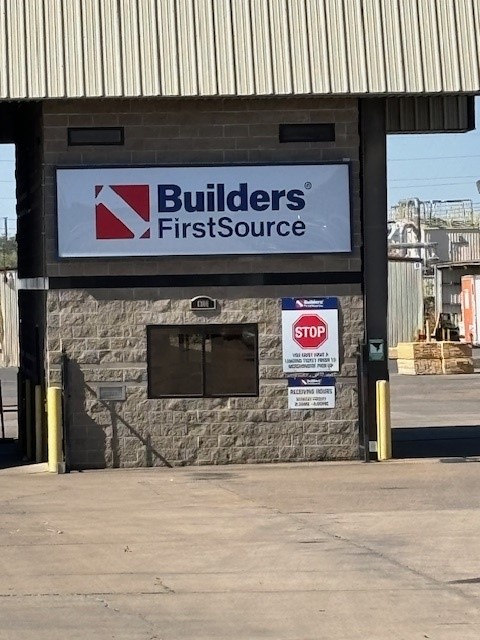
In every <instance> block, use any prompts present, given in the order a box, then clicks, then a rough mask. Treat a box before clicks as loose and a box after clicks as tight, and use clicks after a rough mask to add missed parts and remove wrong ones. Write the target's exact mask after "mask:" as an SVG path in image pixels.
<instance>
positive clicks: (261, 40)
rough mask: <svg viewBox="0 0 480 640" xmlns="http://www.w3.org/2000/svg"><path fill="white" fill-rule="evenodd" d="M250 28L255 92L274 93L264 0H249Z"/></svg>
mask: <svg viewBox="0 0 480 640" xmlns="http://www.w3.org/2000/svg"><path fill="white" fill-rule="evenodd" d="M249 2H250V22H251V28H252V47H253V60H254V73H255V94H256V95H258V96H264V95H271V94H272V93H276V91H275V89H274V84H273V76H272V42H271V34H270V23H269V4H270V3H268V2H265V0H249Z"/></svg>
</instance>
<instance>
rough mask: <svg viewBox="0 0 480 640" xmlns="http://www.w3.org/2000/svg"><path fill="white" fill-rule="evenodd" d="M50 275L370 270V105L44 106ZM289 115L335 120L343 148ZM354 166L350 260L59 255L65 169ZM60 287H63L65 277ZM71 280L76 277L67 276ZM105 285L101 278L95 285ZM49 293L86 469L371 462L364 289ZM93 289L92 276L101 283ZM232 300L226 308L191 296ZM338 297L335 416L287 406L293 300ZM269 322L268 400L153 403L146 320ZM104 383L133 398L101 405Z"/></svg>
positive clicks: (75, 436)
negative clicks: (363, 120) (57, 180)
mask: <svg viewBox="0 0 480 640" xmlns="http://www.w3.org/2000/svg"><path fill="white" fill-rule="evenodd" d="M43 117H44V157H45V184H44V188H45V203H46V204H45V206H46V208H45V222H46V230H47V237H46V244H47V271H48V275H49V276H52V277H56V278H57V279H61V278H62V277H65V278H69V277H71V276H79V275H82V276H84V277H92V278H94V277H95V276H122V275H129V276H131V275H138V276H142V275H152V276H154V275H169V274H187V275H188V274H192V275H193V274H219V273H224V274H234V273H237V274H238V273H253V274H255V273H283V272H289V273H295V272H297V273H304V272H307V273H328V272H354V273H356V274H358V273H359V272H360V270H361V262H360V260H361V259H360V196H359V139H358V109H357V101H356V100H354V99H321V100H320V99H297V98H295V99H292V98H285V99H268V100H250V99H246V100H204V101H200V100H198V101H197V100H184V101H180V100H178V101H177V100H171V101H165V100H142V101H140V100H139V101H135V100H128V101H105V102H96V101H85V102H70V101H68V102H67V101H64V102H49V103H45V106H44V116H43ZM285 122H287V123H288V122H292V123H295V122H335V123H336V136H337V139H336V142H335V143H308V144H292V145H289V144H280V143H279V142H278V125H279V124H281V123H285ZM116 124H118V125H121V126H124V127H125V146H123V147H108V148H105V147H70V148H69V147H68V146H67V143H66V140H67V128H68V127H69V126H94V125H98V126H111V125H116ZM344 159H349V160H350V161H351V163H352V241H353V245H354V247H353V251H352V253H351V254H346V255H343V254H338V255H293V256H284V255H282V256H242V257H206V256H205V257H189V258H174V257H163V258H144V259H137V258H133V259H125V258H121V259H108V260H107V259H105V260H97V259H94V260H93V259H90V260H65V261H59V260H58V259H57V257H56V237H55V228H56V227H55V189H54V167H55V166H92V165H99V166H101V165H107V164H108V165H112V164H118V165H141V164H149V163H151V164H179V165H182V164H195V163H205V164H215V163H236V162H237V163H255V162H271V163H275V162H291V163H296V162H321V161H338V160H344ZM59 282H60V284H58V283H59ZM66 282H67V281H66ZM93 282H94V280H92V283H93ZM56 286H57V287H58V289H56V290H51V291H49V292H48V303H47V324H48V327H47V359H48V365H49V370H48V380H49V382H50V383H54V382H58V381H59V376H60V368H59V358H60V349H61V348H64V349H65V351H66V353H67V355H68V357H69V359H70V385H71V389H70V392H71V393H70V395H71V399H70V403H69V414H68V421H69V429H70V433H71V446H72V450H71V461H72V464H73V466H74V467H76V468H92V467H103V466H114V467H116V466H124V467H129V466H150V465H166V464H170V465H184V464H223V463H242V462H280V461H301V460H325V459H336V460H338V459H351V458H356V457H357V456H358V406H357V380H356V361H355V357H356V350H357V346H358V343H359V341H360V340H361V339H362V337H363V331H364V326H363V300H362V294H361V288H360V284H356V285H349V284H341V283H339V284H329V285H319V284H317V285H311V286H307V285H302V284H299V285H296V286H286V285H278V286H263V287H243V286H232V287H210V288H209V289H208V290H205V288H203V289H201V290H199V289H198V288H195V287H193V286H191V287H185V288H182V289H179V288H175V289H173V288H166V287H163V288H148V289H147V288H132V289H124V288H112V289H108V290H107V289H97V288H88V287H86V288H81V289H71V288H68V287H69V285H68V284H66V286H65V287H62V286H61V280H58V281H57V285H56ZM92 286H93V284H92ZM201 294H207V295H210V296H212V297H215V298H218V300H219V303H220V304H219V311H218V313H217V314H216V315H213V316H212V315H206V314H203V315H202V314H195V313H193V312H191V311H189V300H190V299H191V298H192V297H194V296H196V295H201ZM320 295H330V296H338V297H339V300H340V306H341V311H340V335H341V348H340V352H341V353H340V359H341V372H340V374H339V375H338V376H337V403H336V408H335V409H333V410H322V411H290V410H288V409H287V383H286V375H285V374H283V373H282V371H281V340H280V335H281V311H280V304H281V298H282V297H284V296H285V297H286V296H292V297H295V296H300V297H301V296H305V297H311V296H320ZM208 321H210V322H215V323H229V322H231V323H239V322H256V323H258V325H259V367H260V369H259V373H260V395H259V397H258V398H215V399H207V398H204V399H198V398H197V399H193V398H180V399H156V400H152V399H148V397H147V361H146V326H147V325H148V324H197V323H202V322H208ZM99 382H122V383H125V385H126V400H125V401H124V402H115V403H104V402H101V401H99V399H98V394H97V392H98V384H99Z"/></svg>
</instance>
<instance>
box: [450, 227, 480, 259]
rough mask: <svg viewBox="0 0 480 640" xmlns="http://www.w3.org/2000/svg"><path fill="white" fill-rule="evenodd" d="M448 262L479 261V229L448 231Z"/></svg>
mask: <svg viewBox="0 0 480 640" xmlns="http://www.w3.org/2000/svg"><path fill="white" fill-rule="evenodd" d="M448 242H449V249H450V251H449V258H448V260H449V261H450V262H479V261H480V229H458V230H455V231H452V230H449V232H448Z"/></svg>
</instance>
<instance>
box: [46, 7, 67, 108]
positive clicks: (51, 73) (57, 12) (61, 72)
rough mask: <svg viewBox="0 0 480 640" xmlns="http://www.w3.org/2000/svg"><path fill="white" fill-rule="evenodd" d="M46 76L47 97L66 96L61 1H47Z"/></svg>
mask: <svg viewBox="0 0 480 640" xmlns="http://www.w3.org/2000/svg"><path fill="white" fill-rule="evenodd" d="M44 11H45V20H44V24H45V75H46V78H47V96H59V97H61V96H64V95H65V50H64V44H63V14H62V11H61V0H45V3H44Z"/></svg>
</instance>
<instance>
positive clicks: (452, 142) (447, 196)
mask: <svg viewBox="0 0 480 640" xmlns="http://www.w3.org/2000/svg"><path fill="white" fill-rule="evenodd" d="M476 124H477V126H476V129H475V131H470V132H468V133H447V134H442V135H439V134H427V135H415V136H414V135H397V136H389V137H388V203H389V205H392V204H395V203H396V202H398V201H399V200H404V199H405V198H410V197H418V198H420V199H421V200H460V199H466V200H473V202H476V203H478V204H479V208H480V194H479V193H478V191H477V187H476V184H475V183H476V181H477V180H480V98H476Z"/></svg>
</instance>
